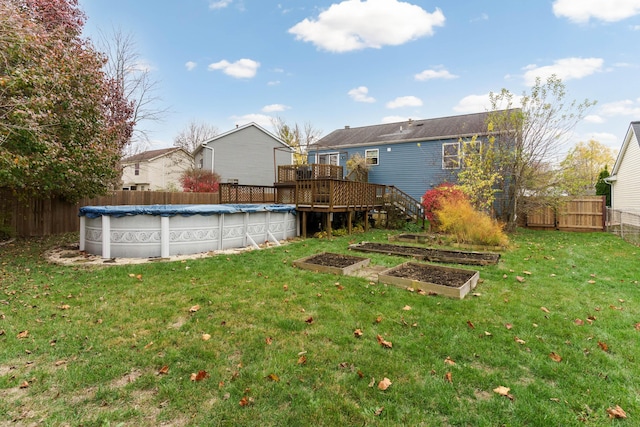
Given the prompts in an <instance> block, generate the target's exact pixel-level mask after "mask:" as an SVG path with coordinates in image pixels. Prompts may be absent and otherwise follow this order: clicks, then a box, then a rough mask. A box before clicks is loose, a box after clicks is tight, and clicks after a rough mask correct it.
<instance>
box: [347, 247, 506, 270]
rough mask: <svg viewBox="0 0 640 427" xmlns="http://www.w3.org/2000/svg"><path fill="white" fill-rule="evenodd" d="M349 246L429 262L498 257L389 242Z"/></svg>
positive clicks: (496, 256) (493, 259) (468, 261)
mask: <svg viewBox="0 0 640 427" xmlns="http://www.w3.org/2000/svg"><path fill="white" fill-rule="evenodd" d="M350 248H351V249H354V250H357V251H362V252H379V253H386V254H389V255H401V256H411V257H414V258H418V259H423V260H426V261H431V262H450V263H458V264H471V265H489V264H496V263H497V262H498V260H499V259H500V254H496V253H492V252H471V251H456V250H446V249H434V248H421V247H417V246H405V245H394V244H391V243H371V242H362V243H358V244H356V245H351V246H350Z"/></svg>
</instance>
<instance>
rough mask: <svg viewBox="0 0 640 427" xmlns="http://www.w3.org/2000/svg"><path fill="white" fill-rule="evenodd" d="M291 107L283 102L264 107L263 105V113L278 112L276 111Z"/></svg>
mask: <svg viewBox="0 0 640 427" xmlns="http://www.w3.org/2000/svg"><path fill="white" fill-rule="evenodd" d="M290 108H291V107H289V106H287V105H283V104H270V105H265V106H264V107H262V112H263V113H276V112H280V111H284V110H288V109H290Z"/></svg>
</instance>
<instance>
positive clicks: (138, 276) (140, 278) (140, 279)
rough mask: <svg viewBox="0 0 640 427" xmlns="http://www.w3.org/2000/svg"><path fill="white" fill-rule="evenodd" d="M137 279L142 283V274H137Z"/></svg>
mask: <svg viewBox="0 0 640 427" xmlns="http://www.w3.org/2000/svg"><path fill="white" fill-rule="evenodd" d="M136 279H138V280H139V281H141V282H142V274H136Z"/></svg>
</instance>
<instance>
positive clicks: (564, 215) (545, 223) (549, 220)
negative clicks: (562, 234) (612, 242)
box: [525, 196, 606, 231]
mask: <svg viewBox="0 0 640 427" xmlns="http://www.w3.org/2000/svg"><path fill="white" fill-rule="evenodd" d="M605 207H606V206H605V199H604V196H587V197H573V198H569V197H567V198H565V199H563V200H561V202H560V203H559V204H558V207H554V206H538V207H536V208H534V209H531V210H530V211H528V212H527V213H526V222H525V224H526V227H528V228H543V229H545V228H547V229H548V228H553V229H557V230H563V231H603V230H604V229H605Z"/></svg>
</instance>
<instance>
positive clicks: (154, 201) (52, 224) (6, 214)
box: [0, 189, 219, 237]
mask: <svg viewBox="0 0 640 427" xmlns="http://www.w3.org/2000/svg"><path fill="white" fill-rule="evenodd" d="M216 203H219V195H218V193H184V192H162V191H113V192H111V193H110V194H108V195H106V196H101V197H94V198H84V199H81V200H80V201H78V203H69V202H66V201H64V200H60V199H55V198H54V199H44V200H43V199H35V198H34V199H27V200H21V199H20V198H18V197H16V196H15V195H13V193H12V192H11V191H8V190H2V189H0V225H2V224H5V225H7V226H9V227H10V228H11V229H12V230H13V231H14V232H15V233H16V235H17V236H20V237H40V236H49V235H52V234H59V233H69V232H76V231H78V230H79V229H80V219H79V218H78V209H79V208H80V207H81V206H92V205H93V206H103V205H113V206H116V205H168V204H180V205H182V204H185V205H189V204H193V205H198V204H216Z"/></svg>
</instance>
